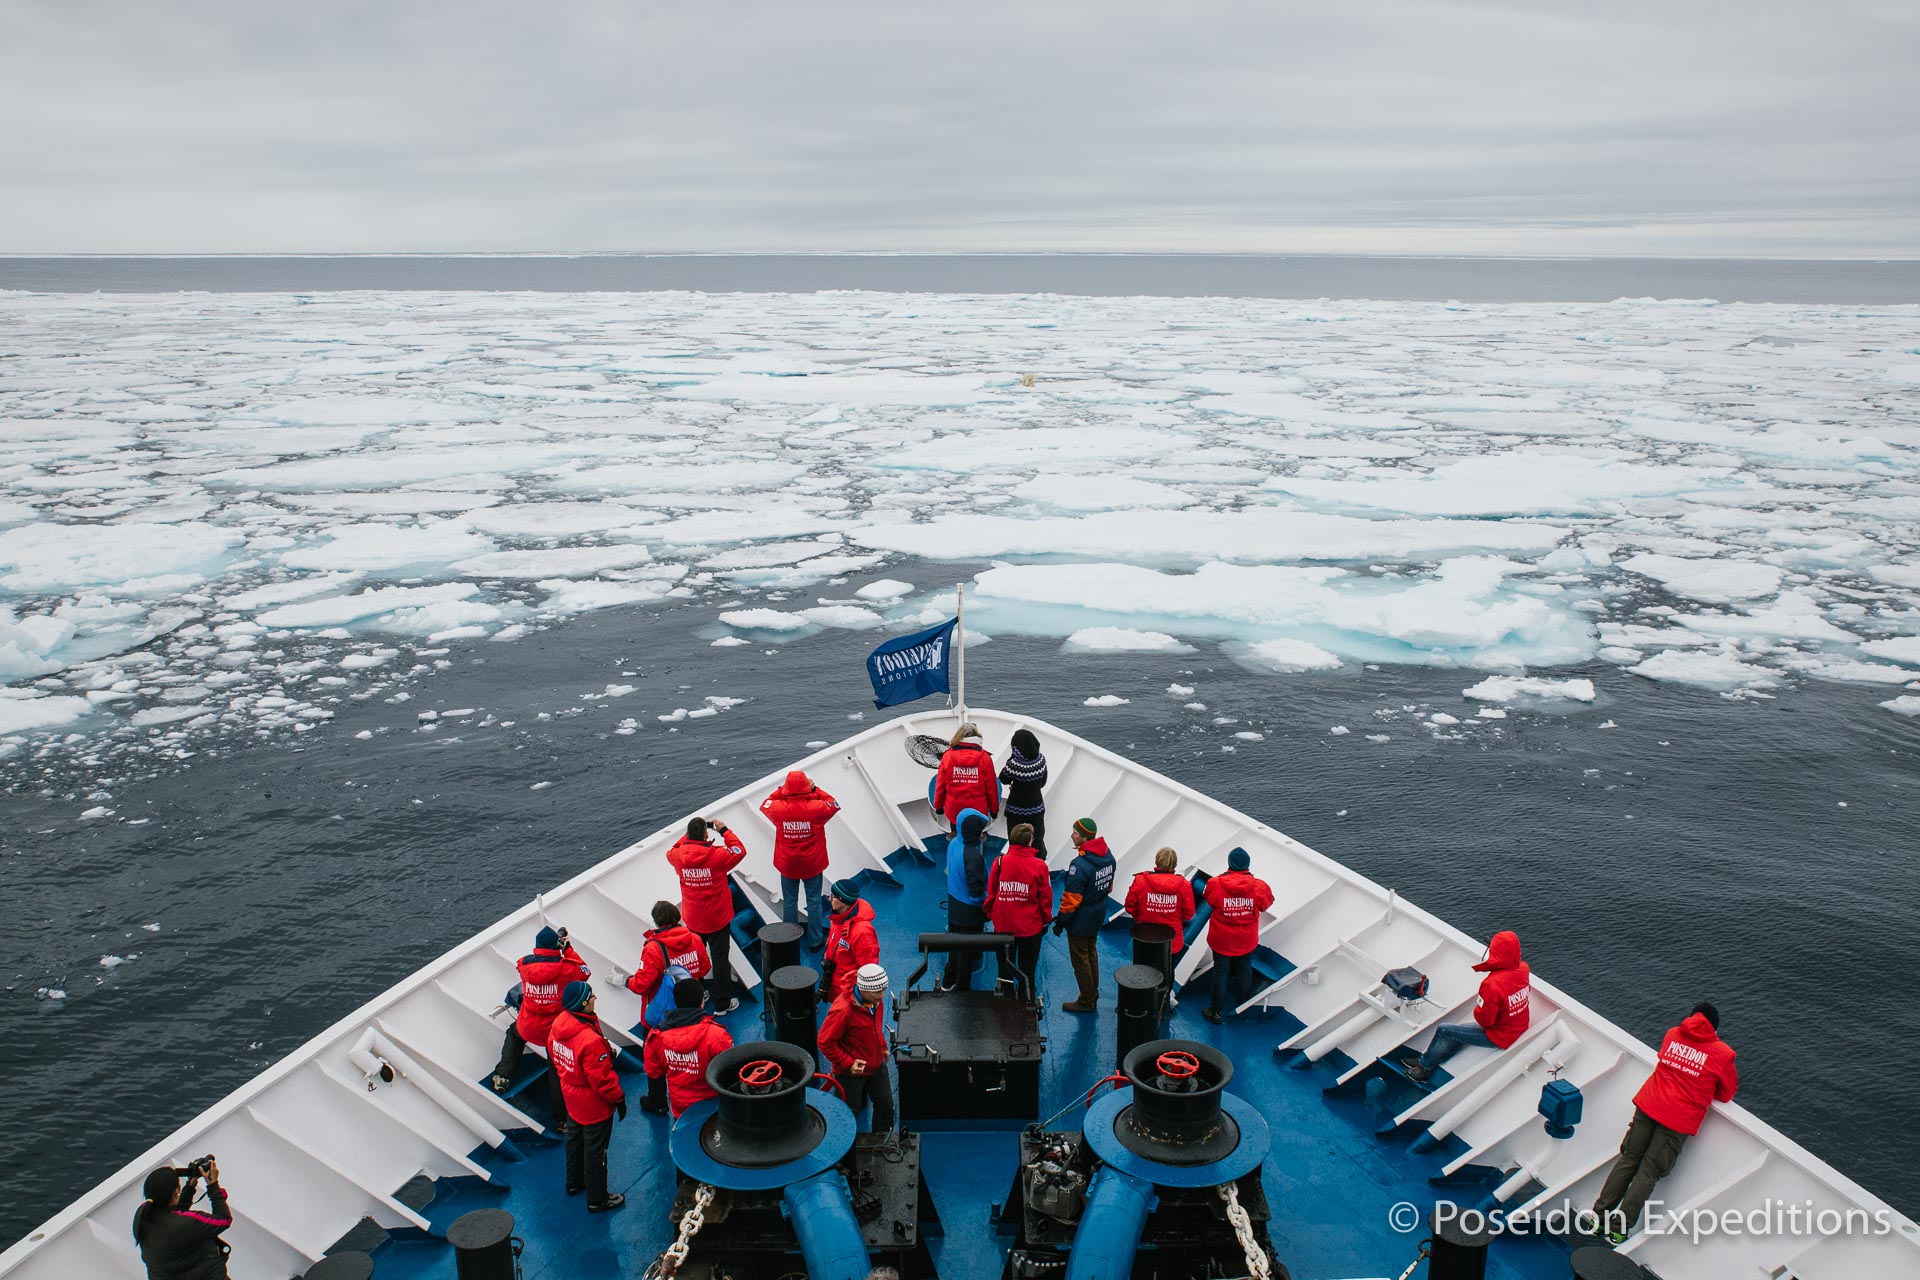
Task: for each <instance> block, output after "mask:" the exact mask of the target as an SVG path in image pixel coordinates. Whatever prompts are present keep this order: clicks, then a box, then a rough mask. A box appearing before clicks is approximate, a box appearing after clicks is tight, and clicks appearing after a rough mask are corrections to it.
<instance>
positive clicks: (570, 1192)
mask: <svg viewBox="0 0 1920 1280" xmlns="http://www.w3.org/2000/svg"><path fill="white" fill-rule="evenodd" d="M585 1190H586V1188H585V1187H568V1188H567V1194H568V1195H570V1196H577V1195H579V1194H580V1193H581V1192H582V1191H585Z"/></svg>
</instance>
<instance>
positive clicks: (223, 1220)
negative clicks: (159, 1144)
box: [133, 1156, 233, 1280]
mask: <svg viewBox="0 0 1920 1280" xmlns="http://www.w3.org/2000/svg"><path fill="white" fill-rule="evenodd" d="M203 1179H204V1180H205V1182H206V1184H207V1211H206V1212H205V1213H201V1212H200V1211H199V1210H197V1209H195V1208H194V1207H193V1202H194V1200H195V1199H197V1198H198V1196H199V1185H200V1182H201V1181H202V1180H203ZM142 1190H143V1192H144V1194H145V1195H146V1197H147V1198H146V1201H145V1202H144V1203H143V1204H141V1206H140V1207H139V1208H138V1209H135V1210H134V1211H133V1239H134V1242H135V1243H136V1244H138V1245H139V1246H140V1260H141V1261H142V1262H144V1263H145V1264H146V1267H147V1277H148V1280H227V1254H228V1252H229V1250H228V1248H227V1242H226V1241H224V1240H222V1239H221V1238H220V1233H221V1232H223V1231H225V1230H226V1229H227V1228H228V1227H230V1226H232V1225H233V1213H232V1211H230V1210H229V1209H228V1208H227V1193H226V1190H225V1189H224V1188H222V1187H221V1185H220V1164H219V1162H218V1161H217V1160H215V1159H214V1158H213V1157H212V1156H202V1157H200V1159H198V1160H195V1161H194V1162H193V1163H192V1164H190V1165H188V1166H187V1167H186V1168H184V1169H175V1168H172V1167H170V1166H162V1167H161V1168H158V1169H155V1170H154V1171H153V1172H152V1173H150V1174H148V1175H147V1181H146V1185H145V1186H144V1187H143V1188H142Z"/></svg>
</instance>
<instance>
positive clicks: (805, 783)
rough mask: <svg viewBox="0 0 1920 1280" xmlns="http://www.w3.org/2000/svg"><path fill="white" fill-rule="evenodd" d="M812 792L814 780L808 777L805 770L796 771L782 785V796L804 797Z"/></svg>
mask: <svg viewBox="0 0 1920 1280" xmlns="http://www.w3.org/2000/svg"><path fill="white" fill-rule="evenodd" d="M811 790H813V779H812V778H809V777H808V776H807V774H806V771H805V770H804V769H795V770H794V771H793V772H792V773H789V774H788V775H787V780H786V781H785V782H784V783H782V784H781V785H780V791H781V794H783V795H789V796H803V795H805V794H807V792H809V791H811Z"/></svg>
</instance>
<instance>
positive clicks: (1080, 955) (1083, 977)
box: [1067, 933, 1100, 1004]
mask: <svg viewBox="0 0 1920 1280" xmlns="http://www.w3.org/2000/svg"><path fill="white" fill-rule="evenodd" d="M1067 955H1068V956H1069V957H1070V958H1071V959H1072V961H1073V980H1074V981H1075V982H1077V983H1079V984H1080V997H1079V1000H1078V1003H1080V1004H1099V1003H1100V939H1099V938H1098V937H1096V936H1094V935H1092V934H1089V935H1087V936H1086V937H1084V938H1082V937H1080V936H1078V935H1077V934H1071V933H1070V934H1068V935H1067Z"/></svg>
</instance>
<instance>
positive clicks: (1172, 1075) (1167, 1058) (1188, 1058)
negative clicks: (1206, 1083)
mask: <svg viewBox="0 0 1920 1280" xmlns="http://www.w3.org/2000/svg"><path fill="white" fill-rule="evenodd" d="M1153 1065H1154V1066H1155V1067H1157V1068H1159V1070H1160V1074H1161V1075H1163V1076H1165V1077H1167V1078H1168V1079H1169V1080H1190V1079H1192V1078H1193V1077H1194V1076H1197V1075H1199V1074H1200V1059H1198V1058H1196V1057H1194V1056H1193V1055H1192V1054H1190V1053H1188V1052H1187V1051H1186V1050H1184V1049H1169V1050H1168V1051H1167V1052H1165V1053H1163V1054H1161V1055H1160V1056H1159V1057H1158V1058H1155V1059H1154V1060H1153Z"/></svg>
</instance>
